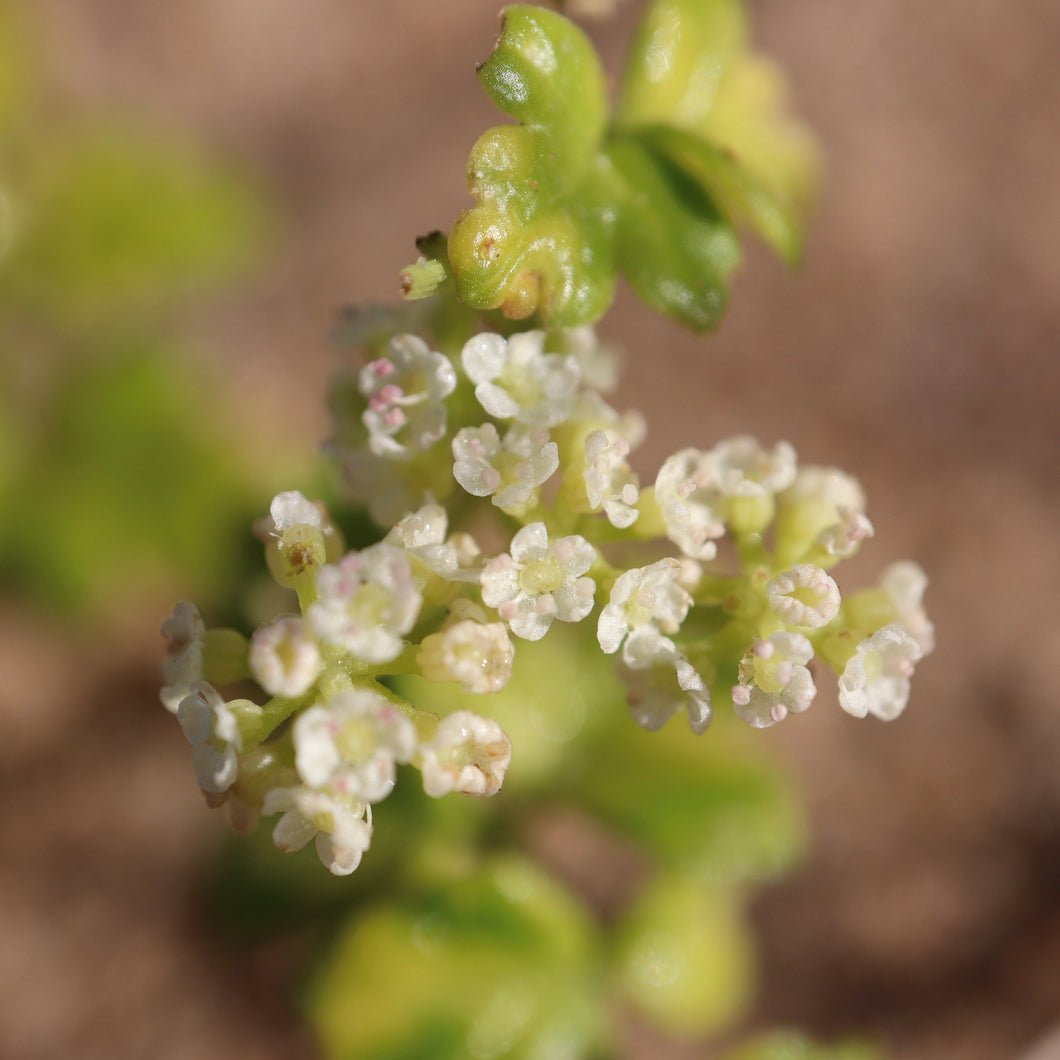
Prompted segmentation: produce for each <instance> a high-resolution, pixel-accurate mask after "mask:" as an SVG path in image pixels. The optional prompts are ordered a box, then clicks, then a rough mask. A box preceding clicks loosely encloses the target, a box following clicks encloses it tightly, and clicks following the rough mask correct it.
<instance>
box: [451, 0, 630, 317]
mask: <svg viewBox="0 0 1060 1060" xmlns="http://www.w3.org/2000/svg"><path fill="white" fill-rule="evenodd" d="M479 79H480V81H481V82H482V85H483V87H484V88H485V89H486V92H487V93H488V94H489V96H490V98H491V99H492V100H493V101H494V102H495V103H496V104H497V105H498V106H499V107H500V108H501V109H502V110H504V111H505V112H506V113H507V114H509V115H511V116H512V117H514V118H516V119H517V120H519V121H520V122H522V123H523V124H521V125H517V126H512V125H508V126H498V127H496V128H493V129H490V130H488V131H487V132H486V133H485V134H484V135H483V136H482V137H481V138H480V139H479V141H478V143H476V144H475V146H474V148H473V149H472V152H471V157H470V160H469V162H468V190H469V191H470V192H471V194H472V195H473V196H474V198H475V199H476V203H477V204H476V206H474V207H473V208H472V209H470V210H467V211H465V212H464V213H463V214H461V215H460V217H459V218H457V220H456V223H455V224H454V225H453V228H452V231H451V232H450V234H449V260H450V264H451V266H452V269H453V273H454V276H455V278H456V287H457V293H458V295H459V297H460V298H461V299H462V300H463V301H465V302H467V303H468V304H469V305H471V306H473V307H474V308H476V309H496V308H500V309H502V310H503V312H504V313H505V315H506V316H509V317H512V318H515V319H521V318H524V317H528V316H530V315H531V314H532V313H534V312H535V311H540V313H541V315H542V317H543V318H544V319H546V320H547V321H548V322H549V323H550V324H552V325H553V326H557V327H562V326H568V325H570V326H573V325H575V324H580V323H584V322H585V321H587V320H593V319H596V318H597V317H599V316H600V315H601V314H602V313H603V311H604V310H605V309H606V308H607V306H608V305H609V304H610V302H611V298H612V295H613V292H614V283H615V277H614V266H613V263H612V260H611V215H610V211H609V209H608V203H607V196H606V192H605V181H606V178H607V172H606V167H605V165H604V160H603V158H602V157H601V155H600V145H601V142H602V140H603V136H604V128H605V121H606V114H607V104H606V97H605V94H604V80H603V73H602V71H601V69H600V64H599V62H598V60H597V57H596V53H595V51H594V50H593V47H592V45H591V44H590V43H589V41H588V39H587V38H586V37H585V35H584V34H583V33H582V32H581V30H579V29H578V28H577V27H576V26H575V25H574V24H573V23H571V22H569V21H567V20H566V19H564V18H563V17H562V16H560V15H557V14H555V13H553V12H550V11H545V10H542V9H541V8H536V7H529V6H527V5H521V4H517V5H515V6H513V7H509V8H507V9H506V11H505V13H504V29H503V32H502V34H501V38H500V41H499V42H498V44H497V48H496V50H495V51H494V52H493V54H492V55H491V56H490V58H489V59H488V60H487V61H486V62H485V63H484V64H483V65H482V67H481V68H480V69H479ZM573 101H576V105H572V102H573Z"/></svg>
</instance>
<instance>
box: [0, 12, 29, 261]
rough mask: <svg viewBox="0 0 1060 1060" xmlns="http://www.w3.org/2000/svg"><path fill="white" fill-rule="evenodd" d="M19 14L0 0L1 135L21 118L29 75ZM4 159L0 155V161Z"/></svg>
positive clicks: (0, 177)
mask: <svg viewBox="0 0 1060 1060" xmlns="http://www.w3.org/2000/svg"><path fill="white" fill-rule="evenodd" d="M19 16H20V12H18V11H17V10H16V9H15V8H13V7H12V6H11V4H10V3H0V135H3V134H4V133H6V132H8V131H9V130H10V129H11V128H12V126H14V125H15V124H16V123H17V122H18V120H19V119H20V118H21V117H22V114H21V112H22V111H23V110H24V108H25V106H26V96H27V93H28V90H29V79H30V75H29V70H28V69H27V63H26V54H27V49H28V47H29V41H28V40H27V32H26V28H25V26H24V25H23V20H22V18H21V17H19ZM3 161H4V159H3V156H2V154H0V164H2V162H3ZM3 184H4V174H3V172H2V171H0V187H2V186H3ZM0 231H2V230H0ZM2 245H3V240H2V236H0V246H2Z"/></svg>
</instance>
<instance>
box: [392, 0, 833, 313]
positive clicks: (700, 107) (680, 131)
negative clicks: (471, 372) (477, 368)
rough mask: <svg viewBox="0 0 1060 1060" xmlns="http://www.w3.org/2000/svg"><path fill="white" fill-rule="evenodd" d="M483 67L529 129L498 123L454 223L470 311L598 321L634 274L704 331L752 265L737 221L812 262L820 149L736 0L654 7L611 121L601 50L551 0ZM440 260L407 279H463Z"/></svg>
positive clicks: (511, 27) (655, 302)
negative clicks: (758, 50)
mask: <svg viewBox="0 0 1060 1060" xmlns="http://www.w3.org/2000/svg"><path fill="white" fill-rule="evenodd" d="M479 76H480V78H481V80H482V84H483V86H484V87H485V89H486V91H487V92H488V93H489V95H490V97H491V98H492V99H493V100H494V102H495V103H497V105H498V106H500V107H501V109H502V110H504V111H505V112H506V113H507V114H509V115H511V116H512V117H513V118H515V119H517V120H518V121H519V122H521V124H519V125H505V126H498V127H496V128H493V129H490V130H488V131H487V132H486V133H485V134H484V135H483V136H482V137H481V138H480V139H479V141H478V143H476V144H475V147H474V148H473V150H472V152H471V158H470V160H469V163H468V189H469V190H470V192H471V194H472V195H473V197H474V198H475V200H476V205H475V206H473V207H472V208H471V209H470V210H467V211H465V212H464V213H463V214H461V215H460V217H459V218H457V221H456V223H455V224H454V226H453V229H452V231H451V233H450V236H449V244H448V270H449V271H450V272H451V273H452V276H453V278H454V280H455V285H456V293H457V296H458V297H459V298H460V299H461V300H462V301H464V302H465V303H466V304H467V305H469V306H471V307H472V308H474V309H478V310H488V309H500V310H501V311H502V312H503V313H504V314H505V315H506V316H508V317H511V318H513V319H522V318H525V317H528V316H531V315H532V314H535V313H536V314H538V315H539V317H540V318H541V321H542V322H543V323H545V324H547V325H549V326H553V327H566V326H574V325H578V324H587V323H592V322H593V321H594V320H595V319H597V318H598V317H599V316H600V315H601V314H602V313H603V312H604V310H605V309H606V308H607V307H608V305H609V304H610V302H611V299H612V297H613V295H614V290H615V282H616V275H617V273H618V272H619V271H621V272H623V273H624V274H626V275H627V276H628V277H629V279H630V282H631V283H632V285H633V287H634V289H635V290H636V291H637V293H638V294H639V295H640V296H641V297H642V298H643V299H644V300H645V301H646V302H648V304H649V305H650V306H652V307H653V308H654V309H656V310H658V311H660V312H663V313H667V314H669V315H671V316H673V317H675V318H676V319H678V320H680V321H681V322H682V323H684V324H686V325H688V326H689V327H692V328H694V329H696V330H698V331H706V330H709V329H711V328H714V327H716V326H717V324H718V322H719V321H720V319H721V316H722V314H723V312H724V309H725V306H726V304H727V302H728V287H729V281H730V278H731V274H732V272H733V270H734V269H735V267H736V265H737V263H738V261H739V257H740V254H739V245H738V243H737V240H736V237H735V235H734V234H733V232H732V230H731V225H732V223H733V222H734V221H743V222H746V223H748V224H749V225H750V226H751V227H752V228H754V229H755V230H756V231H757V232H758V233H759V234H760V235H761V236H762V237H763V238H764V239H765V240H766V241H767V242H768V243H770V245H772V246H773V247H774V249H776V251H777V252H778V253H779V254H781V255H782V256H783V257H784V258H786V259H787V260H788V261H795V260H796V259H797V258H798V256H799V254H800V252H801V244H802V221H803V216H804V206H805V200H806V198H807V193H808V190H809V186H810V184H811V183H812V175H813V168H814V167H813V153H812V149H811V147H810V146H809V140H808V138H807V136H806V134H805V133H803V132H802V130H801V129H799V128H798V127H797V126H795V125H794V124H792V123H790V122H788V121H787V120H786V119H785V118H784V117H783V114H782V110H781V106H780V103H781V95H782V87H783V86H782V84H781V82H780V81H779V79H778V77H777V75H776V74H775V73H774V71H773V68H772V67H771V66H770V65H769V64H767V63H765V62H763V61H762V60H760V59H758V58H757V57H755V56H753V55H752V54H751V53H750V52H749V51H748V48H747V45H746V26H745V19H744V14H743V8H742V7H741V5H740V4H739V3H738V2H737V0H656V2H655V3H653V4H652V5H650V6H649V8H648V11H647V14H646V17H645V21H644V24H643V26H642V27H641V30H640V32H639V34H638V36H637V39H636V42H635V44H634V47H633V49H632V52H631V55H630V59H629V63H628V65H627V70H626V77H625V82H624V85H623V90H622V105H621V108H620V110H619V113H618V115H617V123H616V126H615V127H614V128H609V127H608V125H607V110H606V102H605V95H604V86H603V75H602V73H601V70H600V65H599V62H598V60H597V57H596V55H595V53H594V51H593V49H592V46H591V45H590V43H589V42H588V40H587V39H586V37H585V36H584V34H582V32H581V30H579V29H578V28H577V27H575V26H574V25H573V24H572V23H570V22H568V21H567V20H566V19H564V18H563V17H562V16H560V15H558V14H555V13H553V12H549V11H543V10H541V9H539V8H534V7H529V6H526V5H516V6H514V7H511V8H508V9H507V11H506V15H505V24H504V30H503V32H502V34H501V38H500V41H499V42H498V45H497V48H496V51H495V52H494V53H493V54H492V55H491V56H490V58H489V59H488V60H487V62H486V63H485V64H484V65H483V66H482V68H481V70H480V72H479ZM426 257H427V261H426V262H421V263H417V264H416V265H413V266H410V267H409V268H408V269H406V270H405V272H404V274H403V283H404V285H405V288H406V293H407V294H408V295H409V296H410V297H423V296H426V295H429V294H432V293H434V292H435V291H437V290H439V289H441V287H442V285H443V284H444V283H446V282H447V280H448V276H447V272H446V268H445V264H446V263H444V262H441V261H440V259H437V258H432V256H431V255H430V254H428V255H426Z"/></svg>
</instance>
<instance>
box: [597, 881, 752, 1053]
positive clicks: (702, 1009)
mask: <svg viewBox="0 0 1060 1060" xmlns="http://www.w3.org/2000/svg"><path fill="white" fill-rule="evenodd" d="M617 975H618V979H619V982H620V984H621V987H622V990H623V992H624V993H625V994H626V996H627V997H629V999H630V1000H631V1001H633V1003H634V1004H635V1005H636V1006H637V1008H638V1009H640V1010H641V1012H643V1013H644V1014H645V1015H647V1016H649V1017H650V1018H651V1019H652V1020H653V1021H654V1022H655V1023H657V1024H658V1025H659V1026H660V1027H661V1028H662V1029H663V1030H665V1031H666V1032H668V1033H669V1034H673V1035H679V1036H682V1037H691V1036H696V1035H704V1034H711V1033H715V1032H717V1031H720V1030H723V1029H724V1028H725V1027H727V1026H730V1025H731V1024H732V1023H734V1022H735V1021H736V1020H737V1019H739V1018H740V1017H741V1016H743V1015H744V1014H745V1012H746V1011H747V1008H748V1007H749V1005H750V1002H751V1000H752V994H753V990H754V979H755V974H754V940H753V938H752V936H751V933H750V929H749V927H748V925H747V923H746V921H745V919H744V915H743V911H742V909H741V908H740V904H739V901H738V900H737V898H736V896H735V894H734V892H733V890H732V889H731V888H708V887H704V886H703V884H702V883H700V882H699V881H697V880H694V879H691V878H689V877H684V876H673V875H661V876H658V877H657V878H655V879H654V880H652V881H651V882H650V883H649V884H648V885H647V886H646V887H645V888H644V890H643V891H642V892H641V893H640V894H639V895H638V896H637V898H636V899H635V900H634V902H633V905H632V907H631V908H630V909H629V911H628V912H627V914H626V917H625V919H624V921H623V923H622V924H621V925H620V926H619V929H618V954H617Z"/></svg>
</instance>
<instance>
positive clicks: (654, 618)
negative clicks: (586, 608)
mask: <svg viewBox="0 0 1060 1060" xmlns="http://www.w3.org/2000/svg"><path fill="white" fill-rule="evenodd" d="M680 574H681V564H680V563H678V561H677V560H675V559H669V558H668V559H661V560H659V561H658V562H656V563H652V564H651V565H650V566H647V567H634V568H633V569H632V570H628V571H626V572H625V573H624V574H621V575H619V577H618V579H617V580H616V581H615V584H614V587H613V588H612V589H611V599H610V600H609V601H608V603H607V605H606V606H605V607H604V609H603V610H602V611H601V612H600V620H599V623H598V624H597V630H596V635H597V639H598V640H599V641H600V647H601V648H602V649H603V650H604V651H605V652H606V653H607V654H608V655H611V654H613V653H614V652H616V651H618V649H619V647H620V646H621V644H622V641H623V640H624V639H625V637H626V634H627V633H630V632H631V631H633V630H638V629H642V628H645V627H647V626H651V627H653V628H656V629H660V630H662V632H664V633H676V632H677V630H678V629H679V628H680V626H681V623H682V622H683V621H684V620H685V616H686V615H687V614H688V609H689V607H691V606H692V597H691V596H689V595H688V593H687V592H685V590H684V589H683V588H682V587H681V586H680V584H679V583H678V577H679V575H680Z"/></svg>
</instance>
